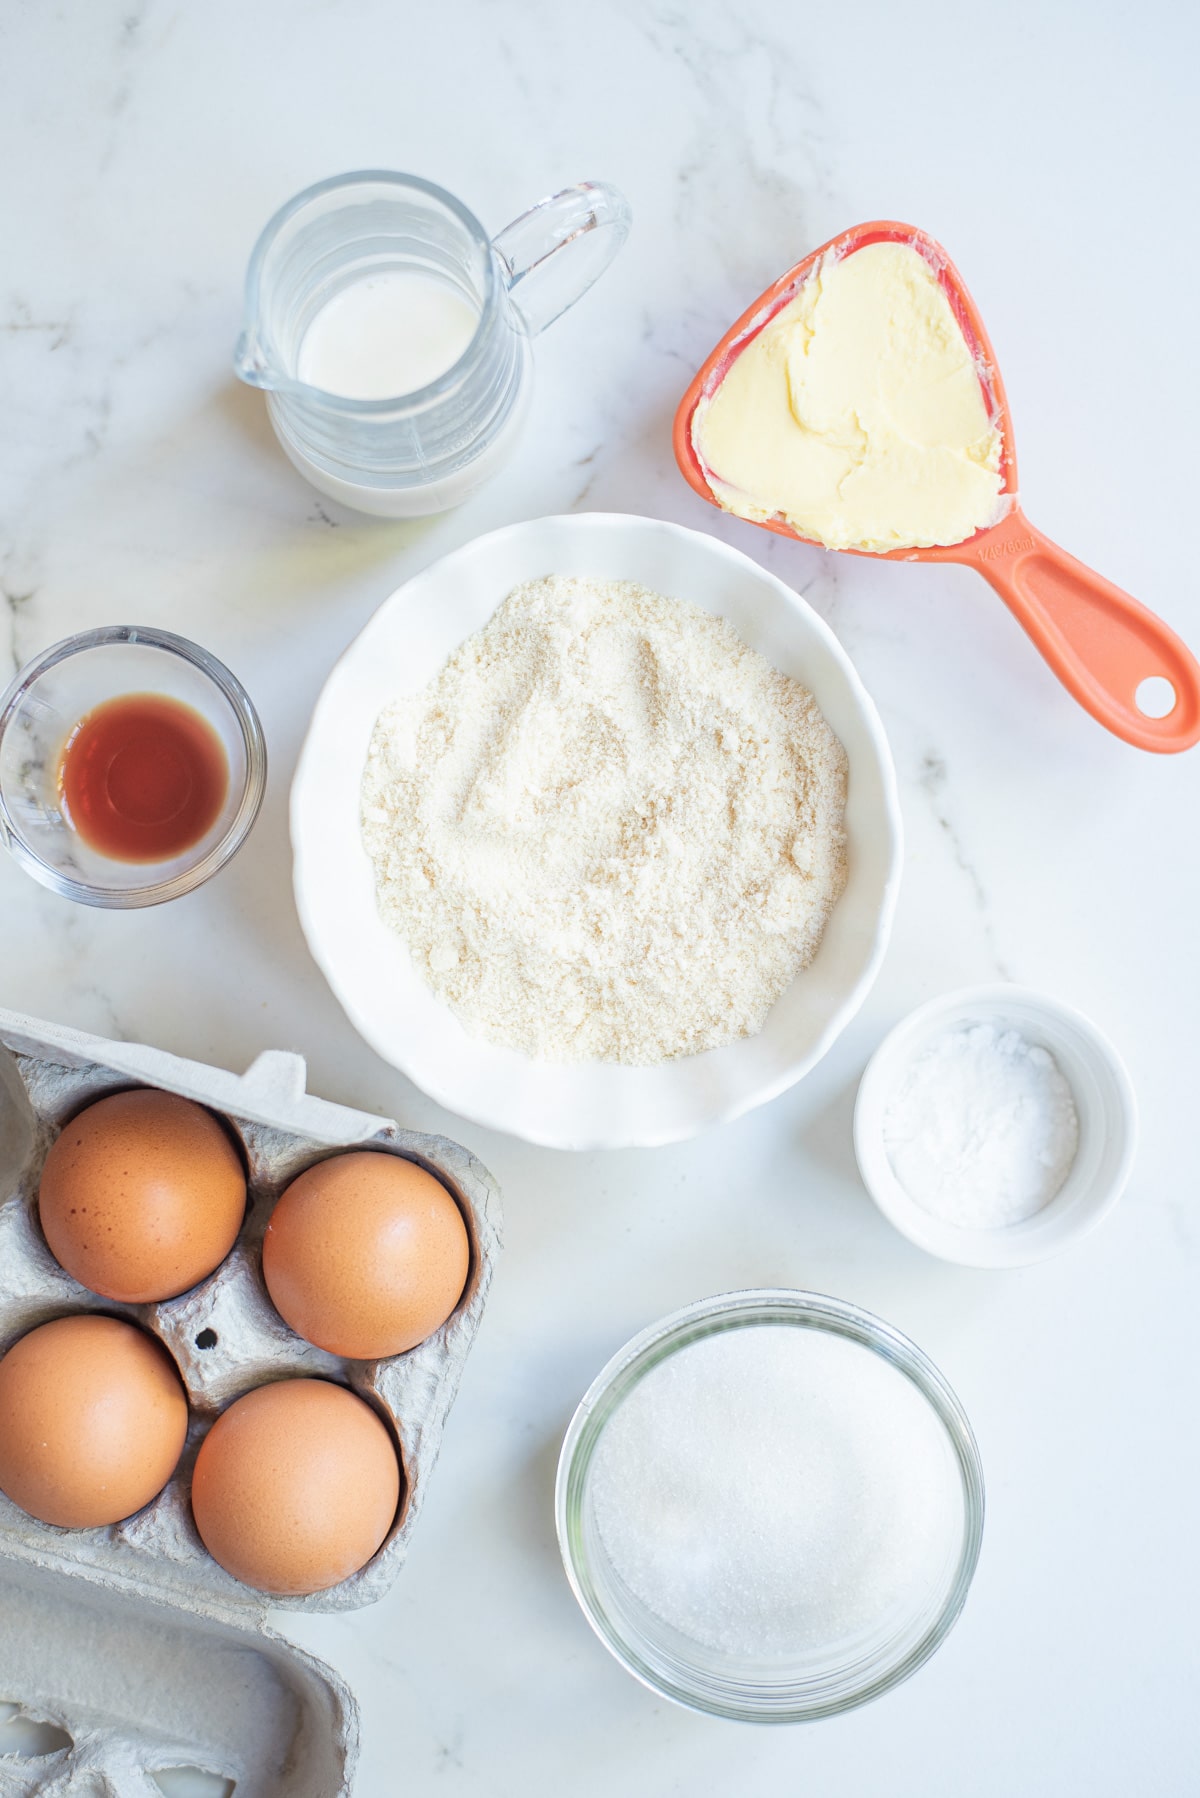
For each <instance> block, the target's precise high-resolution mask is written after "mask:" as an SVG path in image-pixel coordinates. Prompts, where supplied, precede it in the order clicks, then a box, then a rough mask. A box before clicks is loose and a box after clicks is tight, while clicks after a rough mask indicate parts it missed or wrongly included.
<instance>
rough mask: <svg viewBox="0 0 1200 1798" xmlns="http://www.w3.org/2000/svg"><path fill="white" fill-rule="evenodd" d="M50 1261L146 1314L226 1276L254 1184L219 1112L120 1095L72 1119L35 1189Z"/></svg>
mask: <svg viewBox="0 0 1200 1798" xmlns="http://www.w3.org/2000/svg"><path fill="white" fill-rule="evenodd" d="M38 1209H39V1212H40V1214H41V1219H42V1229H43V1231H44V1232H45V1237H46V1241H47V1242H48V1243H49V1244H50V1249H51V1253H52V1254H53V1255H54V1256H55V1258H56V1260H58V1261H60V1262H61V1263H62V1265H63V1267H65V1268H66V1270H67V1272H68V1273H69V1274H73V1275H74V1276H75V1278H76V1279H77V1280H78V1281H79V1282H80V1284H81V1285H83V1286H87V1287H89V1288H90V1289H91V1291H92V1292H98V1293H100V1294H101V1296H102V1297H103V1298H106V1299H120V1300H122V1301H123V1302H124V1303H126V1304H131V1305H143V1304H149V1303H151V1302H152V1301H154V1300H157V1299H171V1298H174V1297H175V1296H176V1294H177V1293H180V1292H186V1291H187V1290H188V1288H189V1287H190V1286H195V1285H196V1283H197V1282H198V1281H200V1280H203V1279H204V1277H205V1275H206V1274H211V1273H212V1271H213V1269H214V1268H215V1267H218V1266H220V1264H221V1262H222V1261H224V1259H225V1257H226V1255H228V1253H229V1251H230V1249H231V1248H232V1247H233V1245H234V1243H235V1241H236V1240H237V1233H238V1231H239V1229H240V1228H241V1223H242V1218H243V1217H244V1216H245V1212H246V1176H245V1173H244V1171H243V1168H242V1163H241V1160H240V1158H239V1156H238V1152H237V1150H236V1149H235V1148H234V1146H233V1143H232V1142H231V1141H230V1138H229V1136H228V1134H227V1133H226V1131H225V1129H224V1128H223V1126H222V1125H221V1124H219V1123H218V1122H217V1120H216V1118H215V1117H213V1116H212V1114H211V1113H210V1112H207V1111H205V1109H204V1107H203V1106H202V1105H194V1104H193V1103H192V1101H191V1100H190V1099H180V1098H178V1097H177V1096H176V1095H175V1094H174V1093H163V1092H158V1091H156V1090H155V1089H153V1088H151V1087H141V1088H138V1089H137V1090H136V1091H134V1092H124V1093H113V1094H112V1095H111V1096H110V1097H109V1098H107V1099H100V1100H99V1101H98V1102H97V1103H96V1104H95V1105H89V1106H88V1108H87V1110H86V1111H81V1112H80V1113H79V1116H78V1117H76V1118H72V1120H71V1122H70V1123H69V1124H67V1125H65V1126H64V1128H63V1131H62V1134H61V1135H60V1136H59V1137H58V1139H57V1141H56V1142H55V1143H54V1144H53V1145H52V1147H51V1149H50V1153H49V1154H48V1155H47V1157H46V1161H45V1165H44V1167H43V1168H42V1182H41V1186H40V1188H39V1190H38Z"/></svg>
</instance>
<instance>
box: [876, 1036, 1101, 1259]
mask: <svg viewBox="0 0 1200 1798" xmlns="http://www.w3.org/2000/svg"><path fill="white" fill-rule="evenodd" d="M883 1141H884V1147H885V1148H886V1149H887V1154H888V1160H889V1161H890V1162H891V1164H892V1172H893V1173H894V1174H895V1176H896V1178H897V1180H899V1182H900V1184H901V1186H903V1188H904V1190H905V1192H906V1193H907V1194H908V1196H909V1198H910V1199H913V1200H915V1201H916V1203H917V1204H918V1205H919V1206H920V1207H921V1209H922V1210H923V1211H928V1212H929V1213H930V1214H931V1215H932V1216H933V1217H938V1218H941V1219H943V1220H944V1221H945V1222H946V1223H953V1224H961V1225H963V1226H965V1227H966V1228H968V1229H979V1230H998V1229H1003V1228H1004V1227H1005V1226H1006V1225H1008V1224H1016V1223H1020V1222H1021V1221H1022V1220H1023V1219H1025V1218H1027V1217H1033V1216H1034V1215H1035V1214H1036V1213H1037V1212H1039V1211H1040V1210H1041V1209H1042V1208H1043V1206H1045V1205H1048V1204H1049V1202H1050V1200H1051V1199H1052V1198H1053V1197H1054V1195H1055V1194H1056V1193H1057V1192H1058V1191H1059V1190H1060V1188H1061V1187H1062V1184H1063V1182H1064V1180H1065V1179H1066V1177H1067V1175H1068V1174H1069V1173H1070V1171H1071V1164H1072V1162H1073V1161H1074V1159H1075V1155H1076V1153H1077V1151H1078V1148H1079V1119H1078V1116H1077V1115H1076V1111H1075V1100H1074V1097H1073V1095H1072V1093H1071V1088H1070V1086H1069V1085H1068V1083H1067V1081H1066V1079H1065V1078H1064V1077H1063V1073H1062V1070H1061V1069H1060V1068H1059V1065H1058V1063H1057V1062H1056V1061H1055V1059H1054V1057H1053V1055H1051V1053H1050V1051H1049V1050H1048V1049H1044V1048H1042V1047H1041V1046H1040V1045H1039V1044H1037V1043H1031V1042H1029V1041H1027V1040H1026V1038H1025V1037H1023V1036H1022V1035H1021V1033H1020V1031H1019V1030H1013V1029H1007V1028H1004V1027H1003V1026H997V1025H995V1024H990V1023H984V1022H980V1023H978V1024H968V1025H965V1026H962V1027H960V1028H959V1029H956V1030H947V1031H945V1032H944V1033H943V1034H942V1035H941V1036H939V1037H937V1038H936V1039H935V1040H934V1041H933V1042H931V1043H930V1044H929V1045H928V1046H927V1047H926V1048H925V1049H923V1050H922V1052H921V1053H920V1054H919V1055H918V1056H917V1057H916V1059H915V1060H914V1061H913V1063H912V1066H911V1067H910V1068H909V1069H908V1070H907V1071H906V1073H905V1075H904V1078H903V1079H902V1080H901V1081H900V1083H899V1085H898V1086H897V1088H896V1091H895V1092H894V1093H893V1094H892V1097H891V1100H890V1101H889V1103H888V1107H887V1110H886V1112H885V1113H884V1118H883Z"/></svg>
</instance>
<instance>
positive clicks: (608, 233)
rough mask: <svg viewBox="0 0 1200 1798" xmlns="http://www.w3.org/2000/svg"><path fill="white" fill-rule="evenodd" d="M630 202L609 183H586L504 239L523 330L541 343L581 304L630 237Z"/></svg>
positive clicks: (508, 230) (529, 215)
mask: <svg viewBox="0 0 1200 1798" xmlns="http://www.w3.org/2000/svg"><path fill="white" fill-rule="evenodd" d="M630 217H631V214H630V210H629V202H628V200H627V199H626V198H625V195H624V194H623V193H621V192H620V190H619V189H618V188H615V187H610V186H609V185H608V184H607V182H604V181H581V182H580V183H579V185H578V186H577V187H565V188H564V189H563V191H562V192H561V193H557V194H552V195H551V196H550V198H549V199H548V200H539V202H538V204H537V205H536V206H531V207H530V209H529V211H528V212H523V213H522V214H521V216H520V218H518V219H514V220H513V222H512V224H511V225H506V226H505V228H504V230H503V231H501V232H500V234H499V236H497V237H494V238H493V239H492V248H493V250H494V251H495V252H496V255H497V256H498V257H499V259H500V265H501V270H502V273H503V275H504V278H505V280H506V281H507V284H508V297H509V300H510V302H511V304H512V307H513V310H514V311H515V312H516V314H517V317H518V319H519V320H520V322H521V325H522V326H523V327H524V329H525V330H526V331H527V332H528V333H529V335H530V337H536V336H537V334H538V332H539V331H544V330H545V329H546V326H547V325H552V324H553V323H554V321H555V319H556V318H561V317H562V315H563V313H564V312H565V311H566V310H567V308H568V307H569V306H573V305H574V304H575V302H576V300H578V299H581V298H582V296H583V295H584V294H585V293H586V292H587V290H588V288H589V287H590V286H591V285H592V282H593V281H595V280H597V279H598V278H599V277H600V276H601V275H602V274H603V273H604V271H605V269H606V268H607V267H608V265H609V263H610V262H611V261H612V259H613V257H614V256H615V255H616V253H617V251H618V250H619V249H620V248H621V245H622V244H623V243H624V242H625V239H626V238H627V237H628V235H629V224H630Z"/></svg>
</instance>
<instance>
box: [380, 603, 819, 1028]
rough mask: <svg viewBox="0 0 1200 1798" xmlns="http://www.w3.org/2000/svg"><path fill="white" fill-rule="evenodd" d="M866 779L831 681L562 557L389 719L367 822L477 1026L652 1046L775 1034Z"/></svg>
mask: <svg viewBox="0 0 1200 1798" xmlns="http://www.w3.org/2000/svg"><path fill="white" fill-rule="evenodd" d="M845 792H846V758H845V754H844V752H843V750H842V746H841V744H840V743H839V742H838V740H837V738H836V737H835V736H834V734H833V732H832V730H831V729H830V728H829V726H828V724H827V723H826V722H825V719H824V718H823V717H822V715H821V713H820V711H819V710H818V708H817V705H816V703H815V701H814V700H813V698H812V696H811V694H810V693H808V692H807V691H806V690H805V688H804V687H802V686H801V685H800V684H799V683H798V682H797V681H795V680H791V679H789V678H788V677H787V676H786V675H783V674H781V673H779V672H778V670H776V669H775V668H772V667H771V665H770V663H768V662H767V661H765V660H764V658H763V657H762V656H760V655H758V654H756V653H755V652H754V651H753V650H751V649H749V648H748V647H747V646H746V644H744V643H743V642H742V641H741V639H740V638H739V637H738V636H737V634H736V633H735V632H734V630H733V629H732V627H731V626H730V625H729V624H728V623H727V622H726V621H724V620H723V619H720V618H715V617H713V616H712V615H711V614H710V613H708V612H704V611H701V610H700V609H699V608H698V607H696V606H692V605H688V604H686V603H684V602H682V601H678V600H673V599H664V598H663V597H662V596H661V595H659V594H657V593H652V592H649V591H648V590H647V589H646V588H644V587H639V586H636V585H634V584H633V583H632V582H628V581H615V582H607V583H605V582H599V581H593V580H586V579H577V578H568V577H566V576H559V575H555V576H550V577H548V578H546V579H544V580H538V581H531V582H528V583H526V584H525V585H524V586H521V587H518V588H516V590H515V591H514V592H512V593H511V594H510V595H509V596H508V598H507V599H506V600H505V601H504V603H503V604H502V605H501V606H500V607H499V608H498V610H497V611H496V612H495V614H494V615H493V617H492V618H491V620H490V621H489V623H488V624H487V625H486V627H485V628H484V629H483V630H481V631H480V632H478V633H477V634H476V635H475V636H473V637H471V638H469V639H468V640H467V641H466V642H465V643H463V644H462V645H461V646H460V647H459V648H458V650H457V651H456V652H455V653H454V655H453V656H451V658H450V660H449V661H448V662H447V663H446V665H445V667H444V668H443V669H442V670H441V672H440V674H438V675H437V676H436V678H435V679H434V680H433V681H431V682H430V684H429V685H428V686H427V687H425V688H424V689H423V690H422V691H421V692H419V693H415V694H411V695H406V696H404V697H403V698H400V699H398V700H397V701H396V702H395V703H394V704H392V705H390V706H389V707H388V708H387V709H386V710H385V711H384V712H383V713H382V714H381V716H380V718H379V720H378V722H377V723H376V726H375V731H374V735H373V737H372V740H371V747H370V753H369V756H368V759H367V766H366V771H365V774H364V778H363V813H362V816H363V835H364V840H365V843H366V847H367V850H368V853H369V854H370V856H371V859H372V862H373V863H374V867H375V875H376V885H377V894H378V902H379V908H380V911H381V914H382V916H383V918H384V919H385V921H386V922H387V923H388V924H389V925H390V926H391V928H392V929H394V930H396V931H397V932H398V933H399V934H400V936H401V937H403V939H404V941H405V943H406V944H407V946H408V949H409V951H410V953H411V954H412V956H413V959H414V961H415V962H416V965H417V967H418V968H419V969H420V970H421V972H422V974H423V975H424V977H425V978H426V980H427V981H428V982H429V984H430V986H431V987H432V988H433V989H434V991H435V992H436V993H437V994H438V995H439V996H440V997H441V998H442V999H443V1000H444V1001H445V1002H446V1003H447V1004H448V1005H450V1006H451V1007H452V1008H453V1010H454V1011H455V1012H456V1014H457V1015H458V1017H459V1018H460V1019H461V1020H462V1022H463V1024H464V1025H465V1027H466V1028H467V1029H468V1030H470V1031H472V1032H474V1033H476V1034H478V1035H481V1036H484V1037H487V1038H489V1039H490V1040H491V1041H493V1042H496V1043H501V1044H505V1045H508V1046H510V1047H512V1048H515V1049H520V1050H523V1051H524V1052H525V1053H526V1054H529V1055H532V1056H536V1057H538V1058H540V1059H543V1060H548V1061H575V1060H586V1059H598V1060H604V1061H620V1062H627V1063H633V1064H646V1063H652V1062H658V1061H663V1060H666V1059H667V1058H669V1057H673V1056H678V1055H689V1054H695V1053H696V1052H697V1051H699V1050H702V1049H711V1048H715V1047H716V1046H718V1045H719V1044H721V1043H727V1042H730V1041H732V1040H733V1039H735V1038H737V1037H743V1036H749V1035H752V1034H753V1033H754V1032H756V1031H758V1030H759V1029H761V1027H762V1025H763V1022H764V1020H765V1018H766V1015H767V1012H768V1011H769V1010H770V1008H771V1006H772V1005H773V1004H774V1002H775V1000H776V999H778V997H779V996H780V994H781V993H782V992H783V991H784V989H785V988H786V987H787V986H788V985H789V984H790V982H791V981H792V980H793V979H794V978H795V976H796V974H798V973H799V972H800V970H801V969H802V968H804V967H806V966H807V965H808V963H809V962H810V961H811V960H812V957H813V956H814V954H815V953H816V950H817V946H818V944H819V943H820V940H821V935H822V932H823V930H824V928H825V923H826V920H827V918H828V916H829V913H830V911H831V909H832V907H833V905H834V903H835V902H836V900H837V898H838V896H839V894H840V893H841V891H842V887H843V885H844V883H845V858H844V838H843V829H842V818H843V809H844V804H845Z"/></svg>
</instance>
